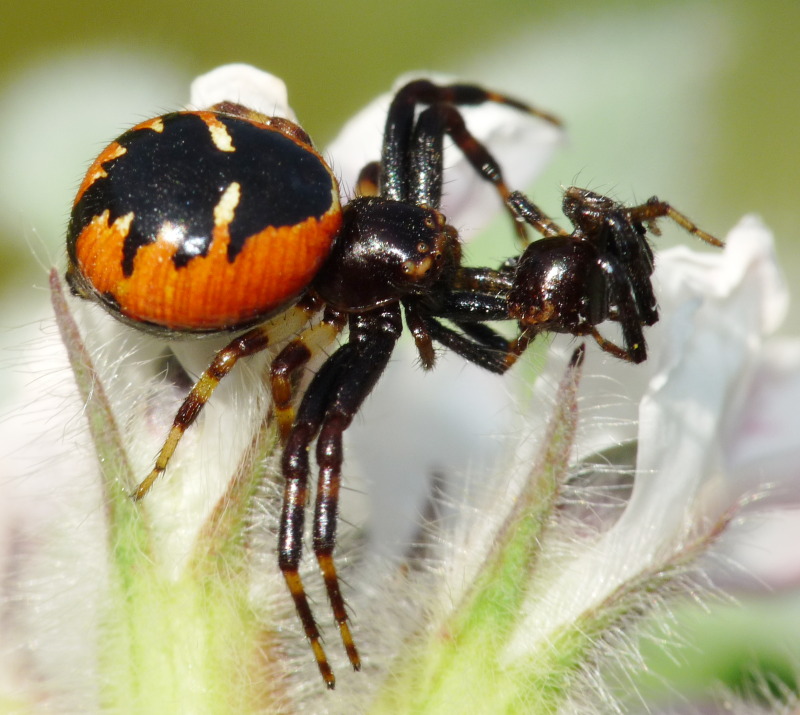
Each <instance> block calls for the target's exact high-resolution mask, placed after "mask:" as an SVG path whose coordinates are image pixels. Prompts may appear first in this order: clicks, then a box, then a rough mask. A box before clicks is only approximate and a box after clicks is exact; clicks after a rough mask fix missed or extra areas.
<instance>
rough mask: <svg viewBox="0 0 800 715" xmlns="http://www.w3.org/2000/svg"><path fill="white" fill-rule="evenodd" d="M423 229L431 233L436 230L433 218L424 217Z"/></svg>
mask: <svg viewBox="0 0 800 715" xmlns="http://www.w3.org/2000/svg"><path fill="white" fill-rule="evenodd" d="M425 228H429V229H430V230H431V231H433V230H434V229H435V228H436V219H435V218H434V217H433V216H426V217H425Z"/></svg>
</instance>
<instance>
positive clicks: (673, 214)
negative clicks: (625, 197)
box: [624, 196, 725, 247]
mask: <svg viewBox="0 0 800 715" xmlns="http://www.w3.org/2000/svg"><path fill="white" fill-rule="evenodd" d="M624 211H625V212H626V213H627V214H628V216H629V217H630V219H631V221H638V222H640V223H650V222H652V221H655V220H656V219H659V218H662V217H666V218H669V219H672V220H673V221H674V222H675V223H677V224H678V225H679V226H680V227H681V228H683V229H684V230H686V231H688V232H689V233H691V234H692V235H693V236H697V237H698V238H699V239H700V240H701V241H705V242H706V243H708V244H711V245H712V246H719V247H722V246H724V245H725V244H724V243H723V242H722V241H720V240H719V239H718V238H716V237H715V236H712V235H711V234H710V233H706V232H705V231H703V229H701V228H700V227H699V226H698V225H697V224H696V223H694V222H693V221H692V220H690V219H689V218H688V217H687V216H684V215H683V214H682V213H680V212H679V211H676V210H675V209H674V208H672V206H670V204H668V203H667V202H666V201H659V200H658V198H656V197H655V196H652V197H651V198H649V199H648V200H647V201H646V202H645V203H643V204H640V205H639V206H631V207H630V208H626V209H624ZM651 230H652V227H651ZM654 233H657V231H654Z"/></svg>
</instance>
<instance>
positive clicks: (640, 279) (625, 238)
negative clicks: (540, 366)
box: [597, 211, 658, 325]
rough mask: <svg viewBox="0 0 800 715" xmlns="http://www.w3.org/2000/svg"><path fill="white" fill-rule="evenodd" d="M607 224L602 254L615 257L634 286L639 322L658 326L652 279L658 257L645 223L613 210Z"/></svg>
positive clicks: (600, 251)
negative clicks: (644, 225)
mask: <svg viewBox="0 0 800 715" xmlns="http://www.w3.org/2000/svg"><path fill="white" fill-rule="evenodd" d="M604 223H605V226H606V227H607V229H608V230H606V231H604V232H603V238H604V240H603V241H602V245H599V246H597V250H598V254H599V255H601V256H605V255H611V256H613V257H614V259H615V262H616V263H617V264H618V265H619V268H618V269H617V270H618V271H619V272H620V273H621V274H622V276H624V279H625V281H626V282H627V283H628V284H629V286H630V295H631V296H632V298H633V302H634V305H635V307H636V311H637V314H638V320H639V322H641V323H643V324H644V325H654V324H655V323H657V322H658V307H657V305H656V296H655V293H654V292H653V283H652V280H651V276H652V274H653V268H654V256H653V251H652V249H651V248H650V244H649V243H648V241H647V238H646V236H645V231H644V228H643V226H642V225H641V223H638V222H637V223H634V222H632V221H631V220H630V219H628V218H627V217H624V216H623V214H621V212H618V211H614V212H611V213H610V214H609V215H608V216H607V217H606V218H605V221H604ZM615 278H616V277H615Z"/></svg>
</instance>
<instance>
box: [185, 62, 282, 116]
mask: <svg viewBox="0 0 800 715" xmlns="http://www.w3.org/2000/svg"><path fill="white" fill-rule="evenodd" d="M219 102H235V103H237V104H241V105H243V106H245V107H247V108H248V109H254V110H255V111H257V112H261V113H262V114H265V115H266V116H268V117H284V118H286V119H291V120H292V121H293V122H296V121H297V117H296V116H295V114H294V112H293V111H292V108H291V107H290V106H289V97H288V94H287V92H286V84H285V83H284V82H283V80H281V79H279V78H278V77H276V76H275V75H273V74H270V73H269V72H264V71H263V70H260V69H257V68H256V67H252V66H250V65H245V64H230V65H222V66H221V67H217V68H216V69H213V70H211V71H210V72H207V73H206V74H204V75H200V76H199V77H198V78H197V79H195V80H194V82H192V90H191V95H190V99H189V106H190V107H193V108H196V109H207V108H208V107H211V106H213V105H215V104H218V103H219Z"/></svg>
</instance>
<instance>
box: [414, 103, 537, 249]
mask: <svg viewBox="0 0 800 715" xmlns="http://www.w3.org/2000/svg"><path fill="white" fill-rule="evenodd" d="M445 134H447V135H449V136H450V138H451V139H452V140H453V141H454V142H455V144H456V146H457V147H458V148H459V149H460V150H461V153H462V154H463V155H464V157H465V158H466V159H467V161H469V163H470V164H471V166H472V168H473V169H474V170H475V172H476V173H477V174H478V175H479V176H480V177H481V178H482V179H484V180H485V181H488V182H489V183H491V184H492V185H493V186H494V187H495V189H496V190H497V193H498V195H499V196H500V200H501V201H502V202H503V205H504V206H506V208H507V210H508V212H509V213H510V215H511V219H512V221H513V222H514V227H515V228H516V230H517V233H518V235H519V237H520V239H521V240H522V241H523V243H525V242H527V237H526V234H525V225H524V224H523V223H522V222H520V221H518V220H517V216H516V213H515V212H514V210H513V209H512V208H511V206H509V205H508V200H509V196H510V194H511V191H510V190H509V188H508V186H507V185H506V182H505V179H504V178H503V171H502V169H501V167H500V164H499V163H498V162H497V160H496V159H495V158H494V157H493V156H492V154H491V153H490V152H489V150H488V149H487V148H486V147H485V146H484V145H483V144H482V143H481V142H479V141H478V140H477V139H476V138H475V137H474V136H473V135H472V133H471V132H470V131H469V130H468V129H467V127H466V124H465V123H464V119H463V117H462V116H461V113H460V112H459V111H458V109H457V108H456V107H455V106H453V105H452V104H434V105H433V106H431V107H429V108H428V109H426V110H425V111H424V112H422V113H421V114H420V115H419V119H418V120H417V123H416V126H415V127H414V137H413V139H412V142H413V146H412V150H411V160H410V167H409V168H410V187H411V190H410V194H411V195H410V197H409V198H410V199H411V201H412V202H413V203H415V204H417V205H418V206H433V207H438V206H439V205H440V204H441V198H442V170H443V167H442V161H443V155H442V141H443V139H444V135H445Z"/></svg>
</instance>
